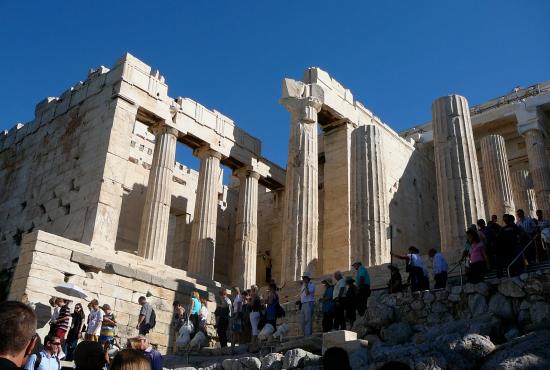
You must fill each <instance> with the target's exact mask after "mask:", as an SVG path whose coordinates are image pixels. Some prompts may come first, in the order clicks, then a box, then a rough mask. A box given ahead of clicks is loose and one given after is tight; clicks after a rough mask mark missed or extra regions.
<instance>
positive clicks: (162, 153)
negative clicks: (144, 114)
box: [138, 125, 178, 264]
mask: <svg viewBox="0 0 550 370" xmlns="http://www.w3.org/2000/svg"><path fill="white" fill-rule="evenodd" d="M151 131H152V132H153V134H154V135H155V152H154V153H153V162H152V163H151V169H150V171H149V181H148V183H147V195H146V196H145V207H144V208H143V215H142V217H141V228H140V232H139V242H138V254H139V255H140V256H142V257H145V258H147V259H151V260H153V261H155V262H158V263H161V264H164V262H165V256H166V243H167V241H168V223H169V217H170V203H171V200H172V174H173V172H174V163H175V160H176V143H177V136H178V130H176V129H175V128H173V127H169V126H166V125H157V126H153V127H152V128H151Z"/></svg>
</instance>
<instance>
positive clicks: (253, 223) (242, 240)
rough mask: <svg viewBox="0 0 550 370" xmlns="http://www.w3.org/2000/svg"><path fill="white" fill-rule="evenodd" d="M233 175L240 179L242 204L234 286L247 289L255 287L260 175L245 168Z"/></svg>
mask: <svg viewBox="0 0 550 370" xmlns="http://www.w3.org/2000/svg"><path fill="white" fill-rule="evenodd" d="M234 175H236V176H237V177H238V178H239V203H238V206H237V207H238V208H237V224H236V227H235V247H234V248H233V284H235V285H236V286H238V287H241V288H244V289H247V288H250V286H252V285H254V284H256V254H257V239H258V180H259V178H260V175H259V174H258V173H257V172H254V171H252V170H250V169H248V168H246V167H245V168H239V169H238V170H236V171H235V172H234Z"/></svg>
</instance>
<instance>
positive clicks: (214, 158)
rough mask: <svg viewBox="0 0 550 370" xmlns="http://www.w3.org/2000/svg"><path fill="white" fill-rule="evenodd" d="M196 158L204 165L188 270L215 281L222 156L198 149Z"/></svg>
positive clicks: (198, 193) (206, 148) (203, 148)
mask: <svg viewBox="0 0 550 370" xmlns="http://www.w3.org/2000/svg"><path fill="white" fill-rule="evenodd" d="M195 155H196V156H198V157H199V158H200V160H201V165H200V170H199V181H198V184H197V197H196V200H195V216H194V218H193V228H192V230H191V242H190V246H189V262H188V267H187V270H188V271H189V272H191V273H194V274H196V275H199V276H201V277H203V278H206V279H209V280H212V279H214V259H215V256H216V227H217V219H218V190H219V186H220V182H219V181H220V174H221V168H220V160H221V158H222V155H221V154H220V153H218V152H216V151H214V150H212V149H210V148H208V147H202V148H200V149H197V150H195Z"/></svg>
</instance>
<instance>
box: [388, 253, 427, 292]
mask: <svg viewBox="0 0 550 370" xmlns="http://www.w3.org/2000/svg"><path fill="white" fill-rule="evenodd" d="M390 254H391V255H392V256H394V257H395V258H399V259H401V260H405V261H407V272H408V273H409V279H410V281H411V292H416V291H420V290H428V289H429V288H430V281H429V279H428V276H429V272H428V270H427V269H426V267H424V262H422V258H421V257H420V251H419V250H418V248H416V247H415V246H410V247H409V253H408V254H407V255H404V256H402V255H399V254H396V253H393V252H391V253H390Z"/></svg>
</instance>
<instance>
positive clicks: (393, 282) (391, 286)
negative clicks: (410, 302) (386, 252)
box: [388, 264, 403, 293]
mask: <svg viewBox="0 0 550 370" xmlns="http://www.w3.org/2000/svg"><path fill="white" fill-rule="evenodd" d="M388 269H389V270H390V280H389V281H388V291H389V293H399V292H401V291H402V290H403V279H402V278H401V273H400V272H399V268H398V267H396V266H394V265H392V264H389V265H388Z"/></svg>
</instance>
